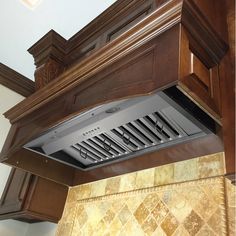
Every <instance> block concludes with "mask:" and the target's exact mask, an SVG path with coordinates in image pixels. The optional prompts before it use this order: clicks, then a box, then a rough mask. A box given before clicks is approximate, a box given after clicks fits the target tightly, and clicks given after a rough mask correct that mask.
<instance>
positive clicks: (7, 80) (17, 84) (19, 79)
mask: <svg viewBox="0 0 236 236" xmlns="http://www.w3.org/2000/svg"><path fill="white" fill-rule="evenodd" d="M0 84H2V85H3V86H5V87H7V88H9V89H11V90H13V91H14V92H16V93H19V94H21V95H22V96H24V97H28V96H30V95H31V94H33V93H34V92H35V84H34V82H33V81H32V80H30V79H28V78H26V77H25V76H23V75H21V74H20V73H18V72H16V71H15V70H13V69H11V68H9V67H8V66H6V65H4V64H2V63H0Z"/></svg>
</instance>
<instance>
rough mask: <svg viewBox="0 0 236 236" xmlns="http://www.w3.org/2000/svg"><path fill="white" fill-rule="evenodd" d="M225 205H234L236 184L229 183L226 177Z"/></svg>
mask: <svg viewBox="0 0 236 236" xmlns="http://www.w3.org/2000/svg"><path fill="white" fill-rule="evenodd" d="M225 181H226V185H225V186H226V192H227V205H228V206H229V207H236V186H235V185H233V184H231V181H230V180H228V179H226V180H225Z"/></svg>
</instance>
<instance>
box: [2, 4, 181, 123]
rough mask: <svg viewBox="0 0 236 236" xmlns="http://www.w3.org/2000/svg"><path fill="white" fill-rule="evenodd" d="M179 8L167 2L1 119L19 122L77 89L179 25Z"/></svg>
mask: <svg viewBox="0 0 236 236" xmlns="http://www.w3.org/2000/svg"><path fill="white" fill-rule="evenodd" d="M182 6H183V1H181V0H172V1H169V2H168V3H167V4H165V5H163V6H162V7H161V8H159V9H157V10H156V11H154V12H153V13H152V14H151V15H149V16H147V17H146V18H145V19H144V20H143V21H141V22H140V23H138V24H137V25H135V26H134V27H133V28H132V29H130V30H128V31H127V32H125V33H124V34H122V35H121V36H120V37H118V38H117V39H115V40H114V41H112V42H111V43H109V44H107V45H105V46H104V47H103V48H101V49H99V50H98V51H96V52H95V53H94V54H92V55H91V56H89V57H87V58H85V59H84V60H83V61H81V62H80V63H79V64H78V65H75V66H74V67H72V68H71V69H68V70H67V71H65V72H64V73H63V74H62V75H61V76H59V77H58V79H56V80H54V81H52V82H51V83H50V86H45V87H44V88H42V89H41V90H40V91H39V92H36V93H35V94H33V95H32V96H31V97H30V99H28V100H25V101H24V102H23V103H21V104H20V106H17V107H14V108H12V109H11V110H9V111H8V112H7V113H5V116H6V117H7V118H9V119H10V120H11V121H12V122H15V121H17V120H19V119H20V118H22V117H24V116H25V115H26V114H29V113H30V112H32V111H34V110H36V109H38V108H39V107H41V106H42V105H44V104H46V103H47V102H49V101H51V100H52V99H54V98H55V97H57V96H59V95H62V94H63V93H65V92H66V91H68V90H70V89H72V88H73V87H76V86H78V85H79V84H81V83H82V82H83V81H85V80H87V79H88V78H90V77H91V76H92V75H94V74H95V73H97V72H99V71H101V70H102V69H103V68H105V67H107V66H109V65H110V64H112V63H114V62H115V61H117V60H118V59H120V58H122V57H124V56H125V55H127V54H128V53H130V52H131V51H133V50H134V49H136V48H138V47H140V45H143V44H145V43H146V42H147V41H149V40H151V39H152V38H154V37H156V36H158V35H159V34H161V33H163V32H164V31H166V30H167V29H169V28H170V27H172V26H173V25H176V24H178V23H180V21H181V13H182ZM163 16H164V17H163Z"/></svg>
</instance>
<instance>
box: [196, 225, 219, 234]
mask: <svg viewBox="0 0 236 236" xmlns="http://www.w3.org/2000/svg"><path fill="white" fill-rule="evenodd" d="M196 236H216V234H215V233H214V232H213V231H212V229H210V228H209V226H208V225H204V226H203V227H202V228H201V229H200V230H199V231H198V233H197V234H196Z"/></svg>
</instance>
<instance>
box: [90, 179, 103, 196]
mask: <svg viewBox="0 0 236 236" xmlns="http://www.w3.org/2000/svg"><path fill="white" fill-rule="evenodd" d="M106 184H107V180H100V181H97V182H94V183H92V184H91V194H90V197H98V196H103V195H105V188H106Z"/></svg>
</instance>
